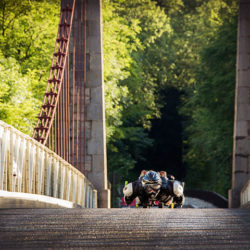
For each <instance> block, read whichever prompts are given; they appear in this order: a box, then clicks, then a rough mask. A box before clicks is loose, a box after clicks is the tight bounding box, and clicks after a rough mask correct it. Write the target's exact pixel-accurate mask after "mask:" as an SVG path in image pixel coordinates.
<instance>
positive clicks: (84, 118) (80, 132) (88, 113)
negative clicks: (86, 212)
mask: <svg viewBox="0 0 250 250" xmlns="http://www.w3.org/2000/svg"><path fill="white" fill-rule="evenodd" d="M72 3H73V0H62V6H66V4H70V5H72ZM101 10H102V6H101V0H75V12H74V18H73V24H72V25H73V27H72V32H71V39H70V51H69V60H70V63H69V64H70V65H69V68H70V76H69V77H70V88H71V90H72V92H74V94H73V96H74V98H72V99H73V100H72V101H71V106H72V109H73V108H74V111H73V113H74V114H73V116H74V119H76V121H75V123H74V125H73V127H72V131H73V135H72V138H73V139H74V146H73V148H72V149H71V157H70V158H71V161H72V164H73V165H74V166H75V167H77V168H78V169H79V170H80V171H82V172H83V173H84V174H85V176H86V177H87V178H88V179H89V180H90V181H91V183H92V184H93V185H94V187H95V188H96V189H97V195H98V207H102V208H109V207H110V190H109V189H108V174H107V159H106V131H105V103H104V77H103V75H104V74H103V50H102V11H101Z"/></svg>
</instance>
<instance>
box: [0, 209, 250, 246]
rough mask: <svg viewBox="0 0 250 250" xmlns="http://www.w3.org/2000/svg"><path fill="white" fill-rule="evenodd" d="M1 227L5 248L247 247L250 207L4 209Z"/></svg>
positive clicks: (2, 241)
mask: <svg viewBox="0 0 250 250" xmlns="http://www.w3.org/2000/svg"><path fill="white" fill-rule="evenodd" d="M0 230H1V234H0V245H1V247H2V248H3V249H9V248H16V249H26V248H33V249H35V248H38V249H40V248H43V249H44V248H46V249H47V248H58V249H59V248H63V249H70V248H81V249H241V250H242V249H250V237H249V235H250V210H249V209H248V210H247V209H245V210H244V209H11V211H10V210H4V209H2V210H0Z"/></svg>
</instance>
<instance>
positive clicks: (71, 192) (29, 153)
mask: <svg viewBox="0 0 250 250" xmlns="http://www.w3.org/2000/svg"><path fill="white" fill-rule="evenodd" d="M0 190H6V191H11V192H24V193H32V194H39V195H47V196H51V197H55V198H59V199H64V200H68V201H71V202H74V203H76V204H78V205H80V206H82V207H88V208H95V207H97V191H96V190H95V189H94V187H93V185H92V184H91V183H90V182H89V181H88V179H87V178H86V177H85V176H84V175H83V174H82V173H81V172H80V171H78V170H77V169H76V168H74V167H73V166H72V165H70V164H69V163H68V162H66V161H65V160H63V159H62V158H61V157H59V156H58V155H57V154H55V153H54V152H53V151H51V150H50V149H48V148H47V147H45V146H43V145H42V144H41V143H39V142H37V141H36V140H34V139H32V138H30V137H29V136H27V135H25V134H23V133H21V132H20V131H18V130H16V129H15V128H13V127H12V126H10V125H8V124H6V123H4V122H3V121H0Z"/></svg>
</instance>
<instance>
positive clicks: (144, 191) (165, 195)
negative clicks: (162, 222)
mask: <svg viewBox="0 0 250 250" xmlns="http://www.w3.org/2000/svg"><path fill="white" fill-rule="evenodd" d="M150 172H151V173H150ZM148 176H149V178H146V177H148ZM150 178H151V179H152V180H150ZM128 187H129V189H130V191H129V192H126V191H127V190H128ZM149 187H152V188H151V190H150V188H149ZM183 187H184V183H180V182H179V181H176V180H175V179H174V177H173V176H172V175H167V173H166V172H163V171H161V172H160V173H157V172H155V171H145V170H144V172H143V171H142V173H141V175H140V177H139V178H138V180H137V181H135V182H132V183H129V184H128V185H127V186H125V187H124V190H123V192H124V198H125V201H126V203H127V204H130V203H132V202H133V200H134V199H135V198H137V197H138V199H137V200H138V202H137V204H138V205H141V206H143V207H147V206H148V205H149V204H152V203H154V202H155V201H158V202H159V203H162V204H164V205H165V206H169V205H170V204H171V203H172V202H174V203H175V206H176V207H182V205H183V203H184V194H183Z"/></svg>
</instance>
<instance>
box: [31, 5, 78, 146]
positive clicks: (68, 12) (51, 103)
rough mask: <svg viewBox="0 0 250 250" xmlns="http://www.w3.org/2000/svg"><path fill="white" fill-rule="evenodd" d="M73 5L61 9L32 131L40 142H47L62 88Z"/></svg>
mask: <svg viewBox="0 0 250 250" xmlns="http://www.w3.org/2000/svg"><path fill="white" fill-rule="evenodd" d="M74 7H75V1H73V3H72V6H71V7H69V5H67V6H66V7H65V8H62V11H61V16H60V24H59V28H58V34H57V39H56V45H55V49H54V54H53V59H52V66H51V69H50V74H49V80H48V84H47V88H46V92H45V95H44V99H43V104H42V108H41V112H40V115H39V118H38V122H37V125H36V128H35V130H34V133H33V138H35V139H36V140H37V141H39V142H41V143H42V144H46V143H47V140H48V136H49V133H50V130H51V127H52V124H53V119H54V116H55V112H56V107H57V105H58V101H59V97H60V92H61V89H62V81H63V77H64V71H65V64H66V56H67V54H68V46H69V39H70V32H71V24H72V20H73V13H74ZM61 103H62V101H61Z"/></svg>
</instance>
